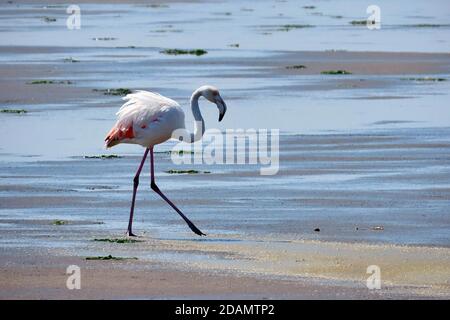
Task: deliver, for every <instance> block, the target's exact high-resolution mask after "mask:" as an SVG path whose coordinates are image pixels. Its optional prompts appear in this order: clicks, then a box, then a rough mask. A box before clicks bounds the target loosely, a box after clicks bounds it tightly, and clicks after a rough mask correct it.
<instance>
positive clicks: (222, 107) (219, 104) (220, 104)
mask: <svg viewBox="0 0 450 320" xmlns="http://www.w3.org/2000/svg"><path fill="white" fill-rule="evenodd" d="M216 105H217V108H218V109H219V122H220V121H222V119H223V116H224V115H225V112H227V105H226V104H225V101H223V99H222V97H221V96H218V97H217V98H216Z"/></svg>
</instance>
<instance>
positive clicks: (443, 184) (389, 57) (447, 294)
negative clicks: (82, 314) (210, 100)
mask: <svg viewBox="0 0 450 320" xmlns="http://www.w3.org/2000/svg"><path fill="white" fill-rule="evenodd" d="M61 3H65V2H64V1H49V2H48V4H47V5H43V4H42V3H38V2H34V1H23V2H22V1H14V2H13V3H9V2H7V1H0V7H1V8H2V9H4V10H3V11H2V12H1V13H0V16H2V18H5V19H2V20H1V22H0V40H1V43H2V44H1V45H0V109H1V110H22V109H23V110H25V111H26V112H24V113H14V112H11V113H8V112H2V113H0V121H1V123H2V125H1V126H0V137H1V138H0V299H449V298H450V241H449V239H450V215H449V208H450V183H449V181H450V162H449V160H450V142H449V141H450V116H449V113H448V101H450V97H449V92H450V91H449V88H450V84H449V83H450V81H449V80H450V77H449V75H450V50H449V46H448V40H444V39H445V38H446V37H447V36H448V35H449V27H448V25H446V24H443V23H442V20H441V19H442V16H441V15H443V14H444V13H445V12H444V13H441V12H440V10H438V9H436V8H439V6H440V5H442V3H440V2H439V1H436V3H433V5H432V6H430V8H428V9H423V10H428V11H424V13H423V16H420V17H417V16H416V15H414V12H415V11H413V12H409V11H408V12H406V13H402V15H401V16H398V11H395V10H394V13H395V14H394V13H393V12H390V11H387V12H386V16H387V17H390V18H391V19H390V20H389V21H390V24H387V25H386V27H385V29H381V31H379V32H380V33H381V32H384V34H383V35H377V34H375V33H371V34H370V35H367V37H366V33H365V32H368V31H367V30H364V28H361V27H355V26H353V25H351V24H350V23H349V22H350V21H351V20H355V19H357V18H358V16H357V14H356V13H355V12H353V11H352V12H349V13H346V12H345V11H343V10H341V9H340V8H339V7H338V6H337V7H336V6H334V5H332V4H330V3H322V2H320V3H318V4H317V7H316V8H315V9H313V10H312V9H304V8H303V7H302V6H306V5H308V3H307V2H305V3H302V4H297V3H293V2H291V1H286V2H278V1H261V2H258V4H255V3H252V2H251V1H250V2H248V1H247V2H243V3H242V4H240V5H239V6H238V7H236V6H235V5H234V4H233V3H232V1H223V2H216V1H192V2H177V1H158V2H157V4H158V6H156V5H154V6H150V4H148V3H147V2H145V3H146V4H147V5H148V7H146V6H144V2H140V1H99V0H98V1H94V0H90V1H79V3H80V4H82V10H83V11H82V12H83V19H84V20H83V21H84V22H83V23H84V24H83V27H82V29H81V30H80V31H79V32H78V31H73V32H72V31H70V32H71V33H70V37H68V36H67V32H68V31H67V30H65V29H64V21H65V18H66V16H67V15H66V13H65V11H64V10H65V6H62V5H61ZM351 3H352V2H351V1H350V2H349V4H351ZM424 3H425V2H424ZM424 3H419V4H417V7H416V10H419V9H420V10H421V9H422V8H423V6H424V5H425V4H424ZM113 4H116V6H113ZM152 4H156V2H152ZM383 4H384V3H382V4H381V5H383ZM83 5H84V6H83ZM382 7H383V6H382ZM433 8H434V9H433ZM200 9H201V10H200ZM294 9H295V10H298V14H297V15H296V14H294V13H293V10H294ZM363 9H365V8H363ZM308 10H309V11H308ZM352 10H354V9H352ZM411 10H412V9H411ZM433 10H434V11H433ZM441 11H442V10H441ZM444 11H445V10H444ZM186 12H187V13H189V14H190V15H191V16H190V17H191V19H186V18H185V17H183V14H185V13H186ZM314 13H315V14H314ZM336 15H339V16H341V15H342V17H341V18H336ZM297 16H298V17H301V18H302V19H303V20H301V19H300V18H297ZM361 16H363V17H364V16H365V11H364V10H362V11H361ZM45 17H50V18H54V19H55V20H54V21H53V20H52V19H44V18H45ZM246 17H247V18H246ZM395 19H397V20H395ZM433 19H434V20H433ZM130 20H131V21H134V23H133V24H129V25H128V24H127V21H130ZM197 20H201V21H203V22H202V23H200V22H199V21H197ZM19 21H20V22H21V23H20V25H18V24H17V23H18V22H19ZM392 21H397V22H392ZM300 23H301V24H311V25H312V26H313V27H307V28H306V27H302V28H300V27H297V28H293V29H292V30H291V29H289V28H287V29H289V30H288V31H286V30H284V31H280V26H282V27H283V26H284V29H286V25H296V24H300ZM424 23H427V24H442V25H441V26H440V27H436V28H434V29H433V30H434V33H433V35H432V36H430V33H429V32H430V31H429V29H427V28H423V27H417V26H418V25H422V24H424ZM203 25H205V26H210V28H211V32H210V33H207V32H206V31H204V28H203V27H200V26H203ZM225 26H229V28H230V30H229V32H226V33H225V32H223V33H217V32H220V30H221V29H222V30H223V28H224V27H225ZM291 28H292V27H291ZM206 29H208V28H207V27H206ZM306 29H308V30H310V31H307V30H306ZM214 31H216V34H220V35H221V36H220V37H215V36H214V35H212V34H213V33H214ZM237 31H241V32H237ZM77 32H78V33H77ZM332 32H336V35H335V37H331V36H329V35H330V33H332ZM375 32H378V31H375ZM406 34H415V35H416V36H417V39H419V40H420V39H422V41H423V43H425V44H423V43H422V42H420V41H418V43H417V44H414V43H413V42H412V41H410V40H408V39H407V38H406V37H405V36H404V35H406ZM327 35H328V36H327ZM379 37H380V38H379ZM99 38H101V39H108V38H111V39H114V40H93V39H99ZM333 38H335V39H333ZM425 38H426V39H427V40H423V39H425ZM299 39H304V42H300V41H299ZM337 39H341V41H340V42H339V45H337V43H338V42H333V41H335V40H336V41H337ZM362 39H364V40H362ZM447 39H450V38H448V37H447ZM382 40H385V41H386V43H383V42H382ZM393 42H398V44H399V46H398V47H392V46H390V44H392V43H393ZM236 43H239V46H236ZM233 44H234V46H230V45H233ZM290 44H292V45H290ZM165 48H205V49H206V50H207V54H205V55H204V56H199V57H195V56H171V55H165V54H162V53H161V51H162V50H163V49H165ZM330 70H331V71H332V70H345V71H347V72H348V74H337V75H336V74H327V71H330ZM39 81H40V82H39ZM204 83H211V84H214V85H216V86H218V87H220V88H221V89H220V90H221V92H222V94H223V97H224V99H225V100H226V101H227V105H228V111H227V117H226V118H225V119H224V121H223V122H221V123H220V124H218V123H217V114H216V113H217V111H216V110H213V109H214V108H208V107H206V105H205V106H204V107H203V105H202V107H201V108H202V112H204V117H205V122H206V123H207V127H208V128H217V129H219V130H226V129H238V128H242V129H249V128H268V129H270V128H276V129H279V130H280V133H281V134H280V141H279V145H280V147H279V150H280V153H279V163H280V168H279V171H278V173H277V174H276V175H274V176H262V175H260V166H258V165H248V164H245V165H236V164H234V165H221V164H213V165H205V164H200V165H199V164H196V165H194V164H192V165H175V164H174V163H173V162H172V161H171V157H170V154H168V152H167V151H168V150H170V149H171V148H172V146H173V145H174V144H173V142H169V143H168V144H166V145H162V146H158V147H157V148H156V149H155V151H156V152H157V153H156V154H155V157H156V168H155V170H156V172H157V179H158V183H159V186H160V188H161V189H162V190H164V192H166V193H167V195H168V196H169V197H170V198H171V199H172V200H173V201H174V202H175V203H177V204H178V205H179V206H180V208H182V210H183V211H184V212H185V213H186V214H187V215H188V216H189V217H190V218H191V219H192V220H193V221H195V223H196V225H198V226H199V227H200V228H201V229H202V231H204V232H205V233H206V234H207V236H206V237H198V236H196V235H194V234H192V233H191V232H190V230H189V229H188V228H187V227H186V225H185V224H184V223H183V221H182V220H181V219H180V218H179V217H178V216H177V215H176V214H175V213H174V212H173V211H171V209H170V208H169V207H168V206H167V204H166V203H164V202H162V201H161V199H160V198H158V197H157V195H155V194H154V193H152V192H151V189H150V188H149V174H148V167H147V165H146V166H145V167H144V173H143V176H142V177H141V186H140V189H139V193H138V198H137V209H136V210H137V211H136V213H135V214H136V220H135V232H136V233H137V234H138V237H137V238H135V239H134V238H133V240H135V241H132V242H129V241H128V240H129V239H128V238H126V237H125V231H126V224H127V219H128V214H129V205H130V197H131V190H132V178H133V175H134V171H135V170H136V167H137V165H138V163H139V159H140V157H141V156H142V152H143V150H142V148H140V147H138V146H133V145H126V146H122V145H121V146H118V147H116V148H114V149H111V150H105V149H104V148H103V139H104V136H105V133H106V132H108V130H109V128H110V127H111V126H112V124H113V123H114V121H115V112H116V111H117V109H118V108H119V107H120V105H121V103H122V101H121V99H120V98H121V96H120V95H109V94H105V92H106V91H105V90H108V89H114V88H126V89H130V90H135V89H146V90H152V91H156V92H160V93H162V94H164V95H166V96H169V97H171V98H173V99H175V100H177V101H180V103H181V104H182V107H183V109H184V110H185V112H186V113H187V114H188V118H187V120H188V122H189V123H190V122H192V116H191V115H190V111H189V107H188V101H189V96H190V94H191V92H192V91H193V89H195V88H196V87H198V86H200V85H202V84H204ZM100 155H112V156H113V157H111V158H103V159H102V158H96V157H98V156H100ZM173 169H183V170H191V169H195V170H198V173H197V174H171V173H170V172H171V171H170V170H173ZM100 257H110V259H109V260H96V259H95V258H100ZM92 258H94V259H92ZM70 265H76V266H79V267H80V270H81V290H69V289H67V287H66V280H67V278H68V276H69V275H68V274H66V269H67V267H68V266H70ZM370 266H377V267H379V269H380V271H381V289H369V288H368V287H367V279H368V278H369V277H370V275H371V274H370V273H368V271H367V269H368V267H370Z"/></svg>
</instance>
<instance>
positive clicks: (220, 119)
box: [219, 113, 225, 122]
mask: <svg viewBox="0 0 450 320" xmlns="http://www.w3.org/2000/svg"><path fill="white" fill-rule="evenodd" d="M224 115H225V113H221V114H220V115H219V122H220V121H222V119H223V116H224Z"/></svg>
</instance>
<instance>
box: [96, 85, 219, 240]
mask: <svg viewBox="0 0 450 320" xmlns="http://www.w3.org/2000/svg"><path fill="white" fill-rule="evenodd" d="M200 97H204V98H206V99H207V100H208V101H210V102H212V103H215V104H216V105H217V108H218V109H219V122H220V121H222V119H223V116H224V115H225V112H226V110H227V106H226V104H225V102H224V101H223V99H222V97H221V96H220V94H219V90H218V89H217V88H215V87H213V86H209V85H205V86H202V87H200V88H198V89H197V90H195V91H194V92H193V93H192V96H191V100H190V102H191V110H192V114H193V116H194V119H195V129H194V133H189V132H188V131H187V130H186V129H185V128H186V126H185V122H184V112H183V110H182V109H181V107H180V105H179V104H178V103H177V102H176V101H174V100H172V99H170V98H167V97H164V96H162V95H160V94H158V93H154V92H149V91H144V90H138V91H134V92H132V93H130V94H128V95H126V96H125V97H124V98H123V100H125V101H127V102H125V103H124V104H123V105H122V107H121V108H120V109H119V111H118V112H117V114H116V115H117V122H116V124H115V125H114V127H113V128H112V129H111V130H110V131H109V133H108V135H107V136H106V138H105V146H106V148H111V147H113V146H115V145H117V144H119V143H132V144H139V145H141V146H143V147H144V148H145V152H144V156H143V157H142V160H141V163H140V165H139V167H138V169H137V171H136V175H135V176H134V179H133V196H132V198H131V208H130V219H129V222H128V229H127V235H128V236H133V237H135V236H136V235H135V234H134V233H133V230H132V226H133V214H134V204H135V200H136V192H137V189H138V185H139V176H140V174H141V171H142V167H143V166H144V163H145V160H146V158H147V155H148V154H149V153H150V181H151V183H150V186H151V188H152V190H153V191H155V192H156V193H157V194H158V195H159V196H160V197H161V198H163V199H164V200H165V201H166V202H167V203H168V204H169V205H170V206H171V207H172V208H173V209H174V210H175V211H176V212H177V213H178V214H179V215H180V216H181V217H182V218H183V220H184V221H185V222H186V223H187V225H188V226H189V228H190V229H191V230H192V231H193V232H194V233H196V234H197V235H199V236H204V235H205V234H204V233H203V232H201V231H200V230H199V229H198V228H197V227H196V226H195V225H194V224H193V223H192V222H191V221H190V220H189V219H188V218H187V217H186V216H185V215H184V214H183V212H181V210H180V209H178V208H177V207H176V206H175V204H173V202H172V201H170V200H169V198H167V197H166V196H165V195H164V193H162V191H161V190H160V189H159V188H158V186H157V185H156V182H155V173H154V160H153V147H154V146H155V145H157V144H160V143H163V142H165V141H167V140H169V139H170V138H171V137H172V133H173V132H174V131H175V130H183V131H182V132H185V134H183V136H184V137H190V139H187V140H189V141H185V142H190V143H193V142H195V141H197V140H199V139H201V137H202V136H203V134H204V132H205V125H204V120H203V117H202V114H201V112H200V108H199V105H198V100H199V98H200ZM199 127H201V128H199ZM179 139H180V140H181V138H179Z"/></svg>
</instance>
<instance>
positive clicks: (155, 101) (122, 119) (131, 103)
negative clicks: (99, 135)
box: [105, 90, 181, 148]
mask: <svg viewBox="0 0 450 320" xmlns="http://www.w3.org/2000/svg"><path fill="white" fill-rule="evenodd" d="M123 100H125V101H126V102H125V103H124V104H123V105H122V107H121V108H120V109H119V111H118V112H117V113H116V115H117V122H116V124H115V125H114V127H113V128H112V129H111V130H110V132H109V133H108V135H107V136H106V138H105V141H106V147H107V148H110V147H112V146H115V145H116V144H118V143H120V142H133V140H140V139H141V138H142V137H140V135H142V134H144V131H146V130H145V129H147V128H148V127H149V126H151V125H152V123H155V122H158V121H159V119H160V118H161V116H162V115H164V114H165V113H167V112H168V111H170V110H177V111H180V110H181V107H180V105H179V104H178V103H177V102H176V101H174V100H172V99H169V98H167V97H164V96H162V95H160V94H158V93H155V92H149V91H144V90H138V91H134V92H133V93H130V94H128V95H126V96H125V97H123ZM147 132H148V130H147Z"/></svg>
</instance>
